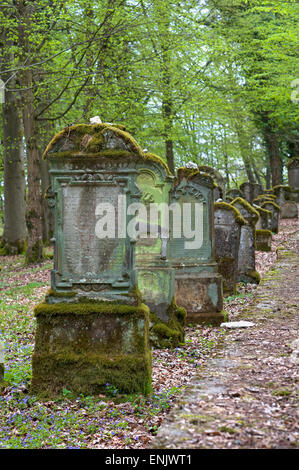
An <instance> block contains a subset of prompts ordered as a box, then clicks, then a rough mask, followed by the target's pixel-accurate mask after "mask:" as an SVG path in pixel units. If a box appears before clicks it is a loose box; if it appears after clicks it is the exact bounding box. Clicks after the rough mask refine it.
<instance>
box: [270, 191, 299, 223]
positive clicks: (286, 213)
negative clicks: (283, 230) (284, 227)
mask: <svg viewBox="0 0 299 470" xmlns="http://www.w3.org/2000/svg"><path fill="white" fill-rule="evenodd" d="M273 190H274V192H275V195H276V199H275V202H276V203H277V204H278V205H279V207H280V214H279V215H280V218H281V219H297V218H298V207H297V204H296V202H295V201H291V200H290V198H291V188H290V186H286V185H277V186H274V188H273Z"/></svg>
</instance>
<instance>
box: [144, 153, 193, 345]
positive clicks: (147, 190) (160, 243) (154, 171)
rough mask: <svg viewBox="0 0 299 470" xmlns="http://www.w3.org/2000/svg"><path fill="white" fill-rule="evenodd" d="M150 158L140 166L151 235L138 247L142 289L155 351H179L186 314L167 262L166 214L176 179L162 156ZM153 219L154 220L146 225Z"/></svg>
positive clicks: (146, 224) (147, 227) (145, 213)
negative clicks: (156, 349)
mask: <svg viewBox="0 0 299 470" xmlns="http://www.w3.org/2000/svg"><path fill="white" fill-rule="evenodd" d="M146 155H147V157H148V158H147V160H145V161H142V162H139V163H138V165H137V169H138V176H137V185H138V188H139V189H140V190H141V192H142V196H141V202H142V204H143V205H144V209H143V208H141V211H140V214H139V220H140V224H142V223H143V227H144V231H145V232H148V236H144V237H143V236H142V234H141V236H140V238H139V239H138V241H137V243H136V268H137V280H138V288H139V290H140V292H141V295H142V299H143V300H144V302H145V303H146V304H147V306H148V307H149V308H150V340H151V343H152V344H153V345H154V346H155V347H168V346H170V347H176V346H178V345H179V343H182V342H184V335H185V331H184V325H185V316H186V312H185V311H184V310H183V309H182V308H179V307H177V305H176V302H175V270H174V268H173V267H172V266H171V264H170V261H169V259H168V258H167V244H168V239H169V233H166V228H167V227H166V226H165V222H166V221H165V218H164V217H163V211H164V212H165V210H167V208H168V206H169V202H170V192H171V190H172V187H173V180H174V177H173V176H172V175H171V174H170V171H169V169H168V167H167V165H166V164H165V163H164V162H163V161H162V160H161V159H160V158H159V157H158V156H156V155H153V154H150V153H147V154H146ZM163 206H164V207H163ZM142 211H144V214H143V217H141V212H142ZM151 216H152V219H153V220H152V221H151V222H150V224H148V223H146V220H151ZM142 218H143V220H142ZM145 219H146V220H145ZM169 228H170V229H171V227H169ZM150 235H152V236H150Z"/></svg>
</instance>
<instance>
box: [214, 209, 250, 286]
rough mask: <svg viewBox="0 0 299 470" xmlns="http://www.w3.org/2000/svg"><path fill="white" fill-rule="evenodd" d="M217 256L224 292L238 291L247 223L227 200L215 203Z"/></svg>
mask: <svg viewBox="0 0 299 470" xmlns="http://www.w3.org/2000/svg"><path fill="white" fill-rule="evenodd" d="M214 221H215V258H216V261H217V264H218V269H219V273H220V274H221V275H222V277H223V292H224V293H225V294H229V295H232V294H235V293H236V283H237V271H238V254H239V245H240V236H241V227H242V225H244V224H246V221H245V219H244V218H243V217H242V216H241V214H240V212H239V211H238V209H236V207H234V206H232V205H231V204H227V203H225V202H216V203H215V205H214Z"/></svg>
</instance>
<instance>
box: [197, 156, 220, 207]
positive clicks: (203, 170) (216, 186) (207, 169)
mask: <svg viewBox="0 0 299 470" xmlns="http://www.w3.org/2000/svg"><path fill="white" fill-rule="evenodd" d="M198 170H199V171H200V172H201V173H207V174H208V175H210V176H211V177H212V178H213V180H214V183H215V184H214V188H213V194H214V201H217V200H218V199H225V179H224V178H223V176H222V174H221V173H220V171H219V170H217V169H216V168H213V167H211V166H207V165H200V166H198Z"/></svg>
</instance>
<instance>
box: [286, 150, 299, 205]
mask: <svg viewBox="0 0 299 470" xmlns="http://www.w3.org/2000/svg"><path fill="white" fill-rule="evenodd" d="M287 168H288V175H289V186H290V188H291V194H290V197H291V199H292V200H293V201H295V202H299V157H295V158H292V159H291V160H290V161H289V162H288V163H287Z"/></svg>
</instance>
